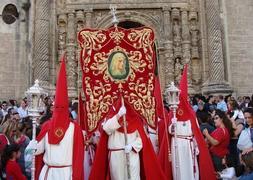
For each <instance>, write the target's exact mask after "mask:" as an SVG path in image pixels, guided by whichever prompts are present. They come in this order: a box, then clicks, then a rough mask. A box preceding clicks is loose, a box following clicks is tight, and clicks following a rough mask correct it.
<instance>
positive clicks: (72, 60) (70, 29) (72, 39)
mask: <svg viewBox="0 0 253 180" xmlns="http://www.w3.org/2000/svg"><path fill="white" fill-rule="evenodd" d="M66 52H67V80H68V93H69V97H70V98H74V97H77V59H76V29H75V13H74V12H69V13H68V24H67V44H66Z"/></svg>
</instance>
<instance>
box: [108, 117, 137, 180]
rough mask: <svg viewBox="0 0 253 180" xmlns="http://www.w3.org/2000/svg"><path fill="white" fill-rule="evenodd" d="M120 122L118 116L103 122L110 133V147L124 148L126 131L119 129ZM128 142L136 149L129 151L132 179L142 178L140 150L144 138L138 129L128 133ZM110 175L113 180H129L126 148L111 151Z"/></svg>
mask: <svg viewBox="0 0 253 180" xmlns="http://www.w3.org/2000/svg"><path fill="white" fill-rule="evenodd" d="M120 127H121V126H120V124H119V123H118V120H117V118H116V116H114V117H113V118H111V119H108V120H107V121H106V122H105V123H104V124H103V129H104V131H105V132H106V133H107V134H108V136H109V139H108V149H109V150H110V149H124V147H125V138H124V133H121V132H119V131H117V129H118V128H120ZM127 138H128V144H131V145H132V147H133V149H134V151H135V152H134V151H133V150H132V151H131V152H130V153H129V157H130V175H131V179H132V180H139V179H140V159H139V151H140V150H141V149H142V140H141V138H140V135H139V133H138V131H137V130H136V131H134V132H133V133H131V134H127ZM108 158H109V161H110V162H109V165H110V176H111V179H112V180H128V177H127V165H126V164H127V163H126V154H125V152H124V150H119V151H110V153H109V157H108Z"/></svg>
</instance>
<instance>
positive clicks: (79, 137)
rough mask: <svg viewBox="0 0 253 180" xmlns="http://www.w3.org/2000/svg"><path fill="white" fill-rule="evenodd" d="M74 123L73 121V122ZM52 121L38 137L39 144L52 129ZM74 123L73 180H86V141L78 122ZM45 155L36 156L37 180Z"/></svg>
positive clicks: (47, 123)
mask: <svg viewBox="0 0 253 180" xmlns="http://www.w3.org/2000/svg"><path fill="white" fill-rule="evenodd" d="M72 122H73V121H72ZM51 123H52V120H50V121H47V122H46V123H44V125H43V127H42V129H41V131H40V133H39V135H38V136H37V141H38V142H39V141H40V140H41V139H42V138H43V137H44V136H45V135H46V133H47V132H48V130H49V128H50V127H51V125H50V124H51ZM73 123H74V137H73V140H74V142H73V161H72V178H73V180H83V179H84V169H83V160H84V139H83V134H82V130H81V129H80V127H79V126H78V124H77V123H76V122H73ZM43 155H44V154H40V155H37V156H35V158H36V159H35V161H36V163H35V164H36V168H35V170H36V171H35V179H36V180H38V179H39V175H40V172H41V169H42V168H43V165H44V163H43Z"/></svg>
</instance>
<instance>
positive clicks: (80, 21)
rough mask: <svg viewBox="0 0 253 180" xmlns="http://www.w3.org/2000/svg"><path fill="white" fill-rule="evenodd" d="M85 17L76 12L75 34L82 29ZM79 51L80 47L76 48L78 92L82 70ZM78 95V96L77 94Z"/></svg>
mask: <svg viewBox="0 0 253 180" xmlns="http://www.w3.org/2000/svg"><path fill="white" fill-rule="evenodd" d="M84 24H85V16H84V12H83V11H82V10H79V11H77V12H76V26H77V27H76V34H78V32H79V31H81V30H82V29H83V28H84ZM80 51H81V47H80V46H78V48H77V49H76V59H77V62H78V80H77V89H78V91H80V90H82V68H81V63H80ZM78 95H79V94H78Z"/></svg>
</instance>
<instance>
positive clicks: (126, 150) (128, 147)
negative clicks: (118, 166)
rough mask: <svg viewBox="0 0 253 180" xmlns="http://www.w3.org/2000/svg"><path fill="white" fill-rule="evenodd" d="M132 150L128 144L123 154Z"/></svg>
mask: <svg viewBox="0 0 253 180" xmlns="http://www.w3.org/2000/svg"><path fill="white" fill-rule="evenodd" d="M132 149H133V146H132V145H131V144H128V145H126V146H125V153H130V152H131V151H132Z"/></svg>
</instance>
